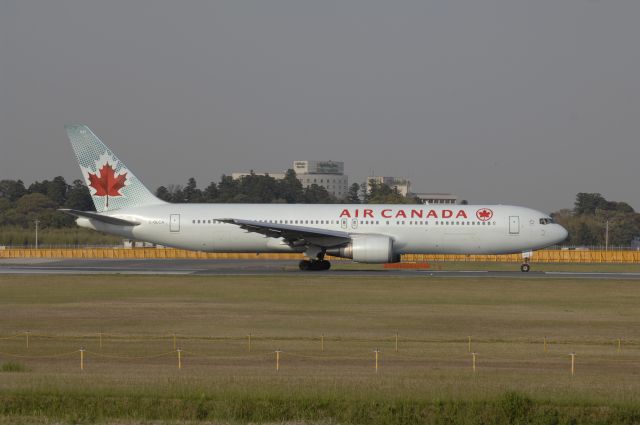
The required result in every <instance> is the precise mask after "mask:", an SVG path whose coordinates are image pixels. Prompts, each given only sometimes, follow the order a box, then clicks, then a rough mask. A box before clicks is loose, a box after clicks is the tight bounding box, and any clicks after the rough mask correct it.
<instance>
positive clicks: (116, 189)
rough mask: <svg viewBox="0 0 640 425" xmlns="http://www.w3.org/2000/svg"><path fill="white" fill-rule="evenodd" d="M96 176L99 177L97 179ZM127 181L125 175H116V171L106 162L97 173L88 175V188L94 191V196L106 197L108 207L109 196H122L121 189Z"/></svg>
mask: <svg viewBox="0 0 640 425" xmlns="http://www.w3.org/2000/svg"><path fill="white" fill-rule="evenodd" d="M98 174H100V176H99V177H98ZM126 181H127V173H124V174H121V175H119V176H117V175H116V171H115V170H114V169H113V167H112V166H111V164H109V163H108V162H107V163H106V164H105V165H103V166H102V168H101V169H99V170H98V173H96V174H93V173H89V182H90V183H89V186H91V187H92V188H94V189H95V190H96V193H94V194H93V195H94V196H106V197H107V206H109V196H122V193H120V189H122V188H123V187H124V185H125V182H126Z"/></svg>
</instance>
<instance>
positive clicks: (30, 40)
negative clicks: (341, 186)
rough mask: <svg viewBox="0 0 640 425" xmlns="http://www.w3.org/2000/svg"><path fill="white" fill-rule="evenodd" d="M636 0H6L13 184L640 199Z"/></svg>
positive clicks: (551, 205)
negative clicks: (394, 188) (299, 174)
mask: <svg viewBox="0 0 640 425" xmlns="http://www.w3.org/2000/svg"><path fill="white" fill-rule="evenodd" d="M639 16H640V2H639V1H637V0H420V1H403V0H398V1H388V0H323V1H307V0H220V1H216V0H207V1H190V0H185V1H180V2H176V1H173V0H172V1H169V0H153V1H151V0H139V1H134V2H132V1H129V0H127V1H124V0H109V1H86V0H70V1H67V0H0V179H22V180H23V181H25V183H27V184H29V183H31V182H33V181H35V180H42V179H50V178H53V177H55V176H57V175H62V176H64V177H65V178H66V179H67V180H68V181H72V180H74V179H77V178H80V177H81V174H80V171H79V168H78V166H77V164H76V162H75V159H74V156H73V153H72V151H71V147H70V145H69V142H68V140H67V138H66V134H65V132H64V124H68V123H78V124H86V125H88V126H89V127H91V129H92V130H93V131H94V132H95V133H96V134H97V135H98V137H100V138H101V139H102V140H103V141H104V142H105V143H106V144H107V145H108V146H110V147H111V149H112V150H113V151H114V152H115V153H116V154H117V155H118V156H119V157H120V159H122V160H123V161H124V162H125V163H126V164H127V166H128V167H129V168H130V169H131V170H132V171H133V172H134V173H135V174H136V176H137V177H138V178H140V179H141V180H142V181H143V182H144V183H145V184H146V185H147V186H149V187H150V188H152V189H155V188H157V187H158V186H160V185H170V184H185V183H186V181H187V179H188V178H189V177H195V178H196V180H197V181H198V184H199V186H200V187H205V186H206V185H208V183H209V182H211V181H218V180H219V178H220V176H221V175H222V174H230V173H232V172H234V171H247V170H251V169H253V170H256V171H278V170H283V169H286V168H290V167H291V163H292V161H294V160H299V159H310V160H334V161H343V162H344V163H345V173H346V174H348V175H349V178H350V182H361V181H363V180H364V179H365V178H366V177H367V176H368V175H385V176H399V177H408V178H409V179H410V180H411V182H412V189H413V190H414V191H416V192H453V193H455V194H457V195H459V196H460V197H461V198H463V199H467V200H469V201H470V202H471V203H480V204H493V203H496V204H497V203H501V204H516V205H524V206H529V207H534V208H537V209H540V210H542V211H546V212H551V211H555V210H557V209H560V208H571V207H572V206H573V202H574V198H575V195H576V193H578V192H599V193H602V195H603V196H605V197H606V198H607V199H610V200H616V201H625V202H628V203H629V204H631V205H632V206H633V207H634V208H635V209H636V210H640V184H638V182H637V178H638V172H637V170H638V160H639V159H640V48H638V45H639V43H640V25H638V17H639Z"/></svg>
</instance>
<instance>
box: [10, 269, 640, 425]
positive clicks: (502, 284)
mask: <svg viewBox="0 0 640 425" xmlns="http://www.w3.org/2000/svg"><path fill="white" fill-rule="evenodd" d="M637 288H638V281H631V280H611V281H609V280H606V281H600V280H576V279H536V278H519V279H516V280H509V279H505V278H501V279H493V278H478V279H474V278H465V279H456V278H429V277H420V278H400V277H373V278H371V277H367V278H364V277H358V278H340V279H335V278H332V277H329V276H318V275H310V276H309V277H304V278H299V277H298V278H296V279H292V278H291V277H287V276H271V277H241V276H237V277H219V276H218V277H215V276H214V277H198V276H188V277H175V276H165V277H162V276H142V277H135V276H13V277H10V276H3V277H0V362H4V363H6V362H9V361H12V362H14V361H17V362H19V363H20V364H22V365H24V366H25V367H26V368H28V369H29V370H30V372H29V373H6V374H2V379H0V424H3V421H4V422H5V423H20V421H22V422H24V423H40V422H38V421H40V420H42V421H43V422H42V423H47V422H46V421H47V420H49V419H55V420H59V421H61V422H63V423H91V422H96V423H111V422H113V423H122V424H125V423H127V424H128V423H132V424H133V423H135V424H138V423H149V421H159V422H167V423H173V422H172V421H174V422H175V423H186V422H189V421H193V422H197V421H200V420H205V421H210V422H211V423H227V422H231V423H248V422H253V423H283V422H284V423H286V422H290V423H292V424H293V423H295V424H301V423H321V424H325V423H326V424H329V423H331V424H335V423H363V424H364V423H383V424H384V423H388V424H395V423H398V424H400V423H402V424H404V423H456V424H458V423H570V420H571V419H572V418H573V419H576V420H577V422H575V423H624V422H625V421H626V423H634V422H637V421H638V420H640V413H639V412H640V380H639V379H638V378H640V367H639V366H640V326H638V325H639V321H640V319H639V318H640V314H639V313H640V293H638V290H637ZM27 331H29V348H27V347H26V338H27V334H26V332H27ZM396 332H397V333H398V335H399V351H398V352H396V351H395V334H396ZM100 333H102V341H101V340H100ZM174 333H175V334H176V343H177V345H178V347H180V348H182V349H183V350H184V351H183V358H182V363H183V368H182V369H181V370H178V368H177V356H176V353H175V352H174V351H173V336H172V335H173V334H174ZM249 333H251V334H252V351H251V352H250V353H249V352H248V338H247V335H248V334H249ZM323 334H324V351H321V340H320V338H321V335H323ZM468 336H471V337H472V350H473V351H475V352H477V372H476V373H475V374H474V373H473V372H472V370H471V355H470V354H469V352H468V347H467V342H468V340H467V338H468ZM545 336H546V337H547V338H548V341H549V345H548V351H547V352H544V350H543V342H542V341H543V338H544V337H545ZM618 338H621V339H622V345H621V348H622V350H621V351H620V352H618V351H617V347H616V341H617V339H618ZM101 342H102V346H100V343H101ZM80 347H84V349H86V352H85V359H84V361H85V364H84V366H85V369H84V371H81V370H80V368H79V361H80V353H79V352H78V349H79V348H80ZM376 348H379V349H380V350H381V351H382V353H381V354H380V365H379V366H380V368H379V372H378V374H376V373H375V370H374V354H373V350H374V349H376ZM276 349H279V350H282V351H283V353H282V357H281V369H280V371H279V372H276V371H275V355H274V351H275V350H276ZM571 352H575V353H576V375H575V376H573V377H571V376H570V374H569V367H570V357H569V353H571ZM158 354H164V355H162V356H159V357H154V356H155V355H158ZM11 356H17V357H11ZM34 418H35V419H34ZM32 419H33V420H32ZM145 421H147V422H145Z"/></svg>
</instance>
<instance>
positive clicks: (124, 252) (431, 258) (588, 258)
mask: <svg viewBox="0 0 640 425" xmlns="http://www.w3.org/2000/svg"><path fill="white" fill-rule="evenodd" d="M522 257H523V255H522V254H509V255H448V254H446V255H445V254H404V255H403V256H402V261H403V262H496V263H520V262H522ZM0 258H4V259H7V258H53V259H56V258H61V259H64V258H77V259H191V260H301V259H302V258H303V255H302V254H284V253H283V254H253V253H212V252H201V251H188V250H183V249H174V248H74V249H63V248H43V249H33V248H31V249H28V248H9V249H0ZM330 259H331V260H332V261H336V260H337V261H340V260H344V259H341V258H337V257H330ZM530 261H531V262H534V263H620V264H631V263H640V251H638V250H627V251H624V250H561V249H549V250H540V251H534V252H533V253H532V254H531V257H530Z"/></svg>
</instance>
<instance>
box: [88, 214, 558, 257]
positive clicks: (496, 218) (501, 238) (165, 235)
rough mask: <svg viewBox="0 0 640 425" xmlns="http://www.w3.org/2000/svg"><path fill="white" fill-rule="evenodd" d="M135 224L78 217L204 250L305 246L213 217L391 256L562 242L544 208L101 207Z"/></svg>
mask: <svg viewBox="0 0 640 425" xmlns="http://www.w3.org/2000/svg"><path fill="white" fill-rule="evenodd" d="M103 214H104V215H108V216H111V217H117V218H121V219H124V220H128V221H132V222H136V223H139V224H138V225H137V226H133V227H132V226H120V225H115V224H107V223H104V222H101V221H96V220H91V219H88V218H78V220H77V223H78V225H80V226H82V227H88V228H91V229H95V230H99V231H102V232H105V233H110V234H116V235H119V236H122V237H125V238H130V239H135V240H141V241H147V242H152V243H155V244H160V245H165V246H169V247H176V248H183V249H189V250H197V251H206V252H250V253H278V252H304V246H293V245H291V244H290V243H287V241H285V240H284V239H283V238H275V237H267V236H265V235H262V234H259V233H254V232H248V231H246V230H244V229H242V228H240V227H238V226H237V225H235V224H229V223H225V222H222V221H220V220H222V219H225V218H227V217H233V218H240V219H244V220H251V221H254V222H260V223H275V224H280V225H291V226H300V227H305V228H315V229H322V230H327V231H339V232H345V233H348V234H349V235H352V236H353V237H358V236H360V235H362V236H364V235H384V236H388V237H389V238H390V239H391V240H392V241H393V252H394V253H395V254H407V253H416V254H507V253H522V252H528V251H532V250H537V249H541V248H544V247H547V246H550V245H553V244H556V243H560V242H562V241H564V240H565V239H566V237H567V231H566V230H565V229H564V228H563V227H562V226H560V225H558V224H555V223H553V222H552V221H551V219H550V218H549V216H548V215H547V214H544V213H542V212H539V211H536V210H533V209H529V208H525V207H517V206H507V205H493V206H489V205H487V206H485V205H480V206H472V205H366V204H363V205H361V204H350V205H345V204H322V205H309V204H159V205H148V206H139V207H132V208H124V209H119V210H116V211H109V212H104V213H103Z"/></svg>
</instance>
